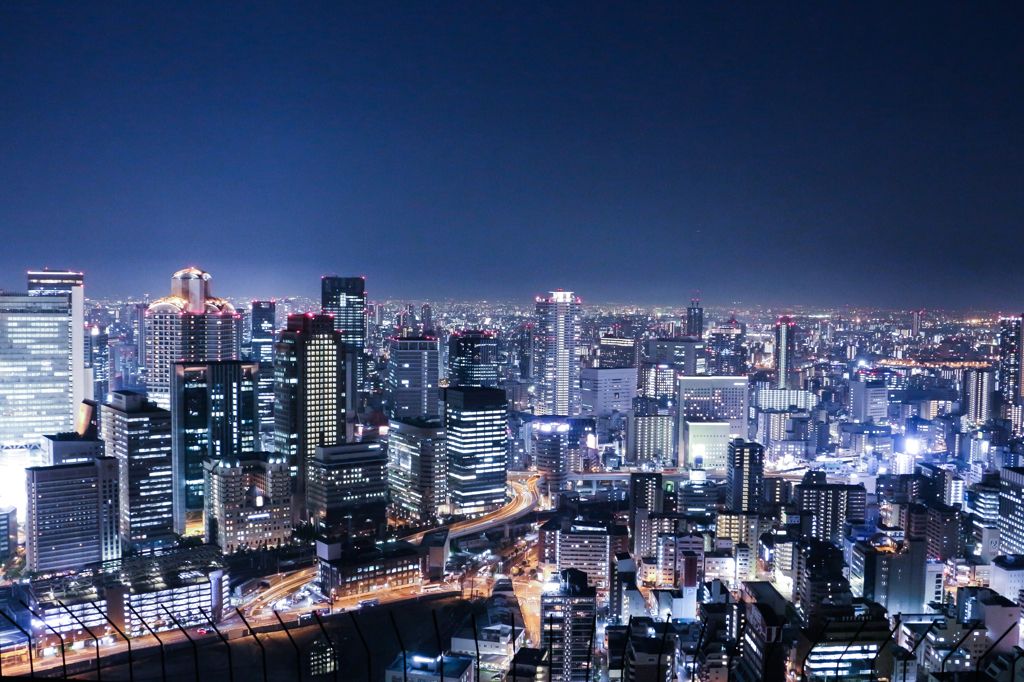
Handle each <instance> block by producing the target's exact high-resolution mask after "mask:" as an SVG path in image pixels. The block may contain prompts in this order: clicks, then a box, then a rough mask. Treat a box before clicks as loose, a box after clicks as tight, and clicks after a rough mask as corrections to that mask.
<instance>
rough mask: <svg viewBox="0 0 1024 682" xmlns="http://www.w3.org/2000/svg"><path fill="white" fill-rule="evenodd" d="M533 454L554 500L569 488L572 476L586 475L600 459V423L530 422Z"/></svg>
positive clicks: (540, 419)
mask: <svg viewBox="0 0 1024 682" xmlns="http://www.w3.org/2000/svg"><path fill="white" fill-rule="evenodd" d="M527 424H528V433H527V434H526V435H527V439H528V442H529V449H530V453H531V455H532V456H533V462H534V464H535V465H536V467H537V471H538V473H541V474H543V475H544V481H545V483H546V484H547V489H548V494H549V495H551V496H552V499H554V497H555V496H557V495H558V494H559V493H561V491H563V490H565V489H566V488H567V483H568V474H569V472H572V471H583V470H584V468H585V467H584V462H587V463H593V462H595V461H596V457H597V434H596V431H597V420H596V419H592V418H585V417H533V418H532V420H531V421H529V422H527Z"/></svg>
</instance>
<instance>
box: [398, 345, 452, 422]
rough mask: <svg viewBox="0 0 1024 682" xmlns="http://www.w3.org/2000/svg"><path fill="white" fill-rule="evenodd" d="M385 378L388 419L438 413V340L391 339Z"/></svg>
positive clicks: (428, 415) (427, 415) (426, 415)
mask: <svg viewBox="0 0 1024 682" xmlns="http://www.w3.org/2000/svg"><path fill="white" fill-rule="evenodd" d="M390 345H391V351H390V353H389V355H388V368H387V378H386V382H385V384H386V386H385V391H386V395H385V398H386V401H387V402H386V405H387V410H388V416H389V417H398V418H405V417H430V416H435V415H437V414H439V408H438V402H437V401H438V372H439V361H440V357H439V349H438V345H437V339H435V338H431V337H426V336H410V337H408V338H399V339H391V344H390Z"/></svg>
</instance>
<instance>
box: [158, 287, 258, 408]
mask: <svg viewBox="0 0 1024 682" xmlns="http://www.w3.org/2000/svg"><path fill="white" fill-rule="evenodd" d="M212 281H213V278H212V277H211V276H210V275H209V274H208V273H205V272H203V271H202V270H197V269H195V268H186V269H185V270H179V271H178V272H176V273H174V277H172V278H171V295H170V296H167V297H166V298H160V299H157V300H156V301H153V302H152V303H151V304H150V305H149V309H148V310H147V311H146V345H145V353H146V391H147V393H148V395H149V398H150V400H152V401H153V402H155V403H156V404H157V405H159V406H161V407H163V408H164V409H167V408H169V407H170V404H171V363H174V362H207V361H211V362H212V361H217V360H238V359H239V358H240V345H241V338H242V329H241V317H240V316H239V315H238V314H237V313H236V312H235V309H234V307H233V306H232V305H231V304H230V303H228V302H227V301H225V300H223V299H219V298H214V297H213V292H212V286H211V283H212Z"/></svg>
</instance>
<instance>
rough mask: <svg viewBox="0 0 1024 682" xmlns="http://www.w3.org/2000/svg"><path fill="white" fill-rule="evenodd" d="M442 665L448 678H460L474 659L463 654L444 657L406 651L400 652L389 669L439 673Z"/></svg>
mask: <svg viewBox="0 0 1024 682" xmlns="http://www.w3.org/2000/svg"><path fill="white" fill-rule="evenodd" d="M403 656H404V657H405V662H404V664H403V661H402V657H403ZM442 665H443V666H444V676H445V677H446V678H449V677H454V678H459V677H461V676H462V675H463V673H465V672H466V670H468V669H469V666H471V665H473V661H472V659H469V658H462V657H461V656H445V657H444V658H443V659H442V657H441V656H422V655H420V654H409V653H405V654H399V655H398V657H397V658H396V659H395V660H394V662H393V663H392V664H391V665H389V666H388V670H400V671H408V672H421V673H435V674H437V673H439V672H440V669H441V667H442Z"/></svg>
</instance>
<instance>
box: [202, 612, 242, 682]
mask: <svg viewBox="0 0 1024 682" xmlns="http://www.w3.org/2000/svg"><path fill="white" fill-rule="evenodd" d="M198 608H199V613H201V614H203V618H205V619H206V621H207V622H208V623H209V624H210V627H211V628H213V631H214V632H216V633H217V636H218V637H220V641H222V642H224V646H225V647H226V648H227V650H228V680H229V681H230V682H235V669H234V666H233V665H232V664H231V645H230V644H228V640H226V639H224V635H222V634H220V630H218V629H217V626H216V625H215V624H214V622H213V619H212V618H210V616H209V615H208V614H207V613H206V611H203V607H202V606H200V607H198Z"/></svg>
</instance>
